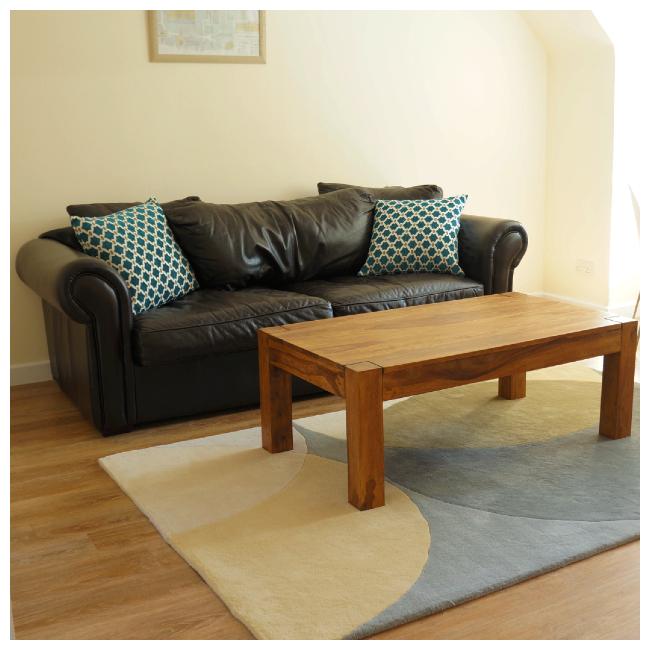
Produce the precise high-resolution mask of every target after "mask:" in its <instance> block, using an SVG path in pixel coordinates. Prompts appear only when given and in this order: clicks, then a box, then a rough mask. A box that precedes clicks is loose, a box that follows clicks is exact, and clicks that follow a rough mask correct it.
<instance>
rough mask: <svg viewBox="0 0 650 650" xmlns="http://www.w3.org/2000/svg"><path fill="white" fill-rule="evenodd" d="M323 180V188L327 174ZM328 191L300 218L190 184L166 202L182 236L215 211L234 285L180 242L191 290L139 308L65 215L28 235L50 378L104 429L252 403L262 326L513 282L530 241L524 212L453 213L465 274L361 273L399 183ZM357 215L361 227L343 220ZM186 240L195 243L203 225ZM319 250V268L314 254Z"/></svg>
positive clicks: (500, 288)
mask: <svg viewBox="0 0 650 650" xmlns="http://www.w3.org/2000/svg"><path fill="white" fill-rule="evenodd" d="M339 187H340V186H339ZM422 187H429V188H435V190H436V192H437V193H436V192H434V194H433V196H441V191H440V190H439V188H436V187H435V186H422ZM319 189H320V191H321V193H322V194H324V193H325V192H328V191H329V189H333V190H337V187H332V188H329V189H328V188H323V187H321V188H319ZM346 192H347V194H346ZM351 193H352V194H351ZM355 193H356V194H355ZM327 196H328V195H326V196H322V197H320V198H319V199H301V200H299V201H298V202H297V205H298V206H299V208H300V210H302V209H303V208H304V209H308V210H312V212H310V213H309V217H310V220H311V221H310V223H309V227H307V225H305V224H306V223H307V220H301V219H300V218H295V214H299V213H300V210H298V212H296V211H295V209H294V207H295V204H296V202H293V203H292V202H284V203H283V202H272V201H269V202H264V203H257V204H241V205H240V206H234V207H235V208H237V209H236V210H233V209H231V208H232V206H214V205H213V204H203V203H202V202H200V201H199V200H198V199H197V197H188V199H184V200H181V201H178V202H172V203H169V204H163V209H164V210H165V214H166V216H167V218H168V221H169V222H170V225H171V226H172V230H173V231H174V234H175V235H176V237H177V239H178V240H179V243H180V244H181V247H183V242H184V241H188V239H187V236H188V232H190V231H191V232H190V234H196V231H194V230H192V229H193V228H195V227H196V225H197V223H198V224H203V225H205V224H206V223H208V224H211V225H210V228H212V231H213V232H212V234H213V235H214V230H215V228H218V229H222V231H220V232H218V233H217V235H218V236H219V241H220V242H221V243H220V245H221V246H222V247H223V246H224V245H225V246H227V247H228V251H227V252H228V255H227V256H226V257H227V264H228V265H229V270H232V267H233V266H234V267H237V268H235V269H234V271H236V272H235V273H234V275H233V277H237V272H241V273H240V275H241V277H244V276H246V278H247V280H246V282H243V283H242V284H243V286H236V285H237V283H236V282H235V283H232V282H229V283H224V284H223V286H220V285H219V283H218V282H217V281H216V280H215V283H213V282H212V281H211V280H210V279H209V278H208V280H206V279H205V273H203V280H202V273H199V272H198V269H203V267H202V264H203V262H205V260H206V259H208V262H209V261H210V260H209V257H210V251H209V250H207V249H206V251H200V252H201V254H204V253H205V255H204V257H203V258H201V259H199V258H197V257H194V258H193V257H192V256H189V255H188V257H189V258H190V261H191V262H192V264H193V266H194V267H195V270H196V271H197V277H199V282H200V284H201V289H199V290H198V291H195V292H193V293H191V294H189V295H187V296H185V297H184V298H181V299H180V300H177V301H175V302H173V303H171V304H168V305H165V306H163V307H159V308H157V309H153V310H150V311H148V312H144V313H142V314H139V315H137V316H134V315H133V313H132V311H131V305H130V302H129V297H128V293H127V288H126V285H125V283H124V281H123V279H122V278H121V277H120V276H119V275H118V274H117V273H116V272H115V271H114V270H113V269H112V268H111V267H109V266H108V265H107V264H105V263H104V262H102V261H101V260H98V259H95V258H92V257H89V256H87V255H85V254H84V253H83V252H81V249H80V247H79V246H78V244H77V242H76V240H75V238H74V235H73V233H72V232H71V230H72V229H71V228H60V229H57V230H54V231H50V232H48V233H44V234H43V235H41V236H40V237H39V238H38V239H35V240H32V241H29V242H27V243H26V244H25V245H24V246H23V247H22V248H21V250H20V251H19V253H18V256H17V259H16V268H17V271H18V275H19V276H20V277H21V279H22V280H23V281H24V282H25V283H26V284H27V285H28V286H29V287H31V288H32V289H33V290H34V291H35V292H36V293H37V294H38V295H39V296H40V297H41V300H42V304H43V314H44V319H45V329H46V333H47V341H48V350H49V356H50V362H51V367H52V375H53V377H54V379H55V380H56V381H57V382H58V384H59V386H60V387H61V388H62V390H63V391H64V392H65V393H66V394H67V395H68V396H69V397H70V398H71V399H72V400H73V401H74V402H75V403H76V404H77V406H78V407H79V409H80V410H81V411H82V412H83V413H84V415H85V416H86V417H87V418H88V419H90V420H91V421H92V423H93V424H94V426H95V427H96V428H97V429H98V430H99V431H100V432H101V433H102V434H104V435H111V434H116V433H122V432H126V431H130V430H131V429H133V427H134V426H136V425H140V424H144V423H149V422H154V421H158V420H166V419H169V418H175V417H184V416H192V415H198V414H202V413H208V412H211V411H219V410H223V409H228V408H234V407H242V406H247V405H254V404H257V403H258V366H257V349H256V347H257V346H256V341H257V339H256V332H257V329H258V328H259V327H268V326H272V325H281V324H287V323H294V322H298V321H303V320H313V319H319V318H333V317H334V318H335V317H337V316H342V315H348V314H357V313H362V312H367V311H375V310H381V309H393V308H399V307H404V306H407V305H415V304H424V303H430V302H438V301H443V300H456V299H459V298H468V297H473V296H479V295H482V294H491V293H499V292H504V291H510V290H511V289H512V279H513V272H514V269H515V267H516V266H517V265H518V264H519V262H520V260H521V258H522V257H523V255H524V253H525V251H526V247H527V235H526V231H525V230H524V228H523V226H522V225H521V224H520V223H518V222H516V221H510V220H501V219H492V218H486V217H478V216H470V215H463V216H462V218H461V223H462V225H461V230H460V234H459V248H460V262H461V266H462V267H463V269H464V271H465V277H457V276H450V275H441V274H429V273H417V274H402V275H395V276H381V277H357V276H356V272H357V271H358V269H359V268H360V266H361V264H362V263H363V261H364V259H365V256H366V254H367V250H368V246H369V241H370V232H371V221H372V218H371V214H372V206H373V205H374V201H375V199H376V198H377V196H380V198H393V196H394V198H403V194H400V193H399V192H398V193H397V195H395V193H393V194H391V193H390V192H389V193H388V195H387V194H386V193H385V192H383V196H382V192H376V193H375V194H368V193H366V192H363V191H361V190H359V189H357V190H338V191H335V192H334V193H333V194H331V195H329V196H330V199H327ZM427 196H429V195H425V196H419V195H415V196H413V195H410V198H427ZM341 197H343V198H345V199H346V201H348V203H349V204H350V205H355V206H357V207H356V209H357V212H358V214H359V215H361V216H354V215H353V216H354V219H356V221H353V220H350V219H349V214H348V213H346V210H347V207H346V206H347V205H348V204H343V203H341V201H342V200H343V199H342V198H341ZM300 201H302V202H303V203H300ZM310 201H312V203H309V202H310ZM313 201H316V203H313ZM328 201H329V203H328ZM337 201H338V203H337ZM350 202H351V203H350ZM289 204H291V205H289ZM124 205H126V204H92V205H90V206H71V207H70V208H69V211H70V212H71V213H72V214H74V213H75V208H76V209H77V212H76V213H77V214H80V213H81V214H84V212H83V210H84V209H86V210H90V212H88V215H89V216H102V215H105V214H110V213H111V212H114V211H115V210H116V209H121V208H122V207H124ZM287 205H289V207H287ZM314 205H316V206H317V208H318V209H316V210H315V211H313V206H314ZM210 206H211V207H210ZM305 206H306V207H305ZM341 206H343V207H341ZM226 208H227V209H226ZM289 213H290V214H291V215H292V217H291V219H290V220H289V221H286V219H285V217H286V215H287V214H289ZM197 214H198V217H197V216H196V215H197ZM215 215H217V216H215ZM361 218H363V219H365V221H364V222H363V223H364V224H365V225H364V226H363V227H362V228H361V229H359V228H356V226H353V225H351V224H357V223H359V221H358V219H361ZM210 219H213V221H210ZM214 219H216V221H215V220H214ZM283 219H284V220H283ZM206 220H207V221H206ZM215 224H216V225H215ZM188 228H189V230H187V229H188ZM354 228H356V230H354ZM348 230H349V232H348ZM353 230H354V232H353ZM269 233H270V234H269ZM199 235H200V232H199ZM196 241H197V242H198V243H199V245H200V246H203V244H204V239H202V237H201V236H199V237H198V238H196ZM184 250H185V248H184ZM223 250H225V249H223V248H222V251H223ZM315 251H320V253H318V254H315ZM185 252H186V254H187V251H185ZM321 255H322V258H321ZM221 258H222V259H221V262H222V264H223V256H221ZM319 259H322V261H323V264H325V267H326V268H324V269H323V268H320V267H319V264H320V263H319ZM213 261H216V260H213ZM239 267H241V268H239ZM203 271H204V269H203ZM206 282H207V285H208V286H206ZM212 284H215V286H211V285H212ZM318 390H319V389H317V388H315V387H314V386H311V385H308V384H306V383H303V382H301V381H296V383H295V385H294V393H295V395H296V396H300V395H307V394H311V393H316V392H318Z"/></svg>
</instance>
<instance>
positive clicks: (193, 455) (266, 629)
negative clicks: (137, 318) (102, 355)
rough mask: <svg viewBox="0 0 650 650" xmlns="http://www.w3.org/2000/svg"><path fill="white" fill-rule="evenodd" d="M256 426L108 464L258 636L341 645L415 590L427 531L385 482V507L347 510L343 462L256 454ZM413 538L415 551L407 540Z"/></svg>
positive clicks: (297, 442) (298, 449)
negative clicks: (336, 641) (339, 641)
mask: <svg viewBox="0 0 650 650" xmlns="http://www.w3.org/2000/svg"><path fill="white" fill-rule="evenodd" d="M260 436H261V432H260V429H259V428H255V429H248V430H245V431H237V432H233V433H229V434H224V435H217V436H211V437H209V438H203V439H200V440H192V441H188V442H182V443H175V444H172V445H163V446H159V447H153V448H150V449H144V450H138V451H133V452H124V453H121V454H116V455H114V456H108V457H106V458H102V459H101V460H100V463H101V465H102V467H103V468H104V469H105V470H106V471H107V472H108V473H109V474H110V475H111V476H112V477H113V479H114V480H115V481H116V482H117V483H118V484H119V485H120V487H121V488H122V489H123V490H124V492H126V493H127V494H128V495H129V496H130V497H131V499H133V501H134V502H135V503H136V504H137V505H138V507H139V508H140V509H141V510H142V512H144V513H145V514H146V515H147V516H148V517H149V519H150V520H151V521H152V523H153V524H154V525H155V526H156V527H157V528H158V530H159V531H160V533H161V534H162V535H163V537H164V538H165V540H166V541H167V542H168V543H169V544H170V545H171V546H172V547H173V548H174V549H175V550H176V551H177V552H178V553H179V554H180V555H181V556H182V557H183V558H184V559H185V560H186V561H187V562H188V563H189V564H190V565H191V566H192V567H193V568H194V569H195V570H196V571H197V572H198V573H199V574H200V575H201V576H202V577H203V579H204V580H205V581H206V582H207V583H208V584H209V585H210V587H212V589H214V591H215V592H216V593H217V594H218V595H219V596H220V597H221V598H222V599H223V600H224V602H225V603H226V604H227V606H228V607H229V609H230V610H231V611H232V613H233V614H234V615H235V616H236V617H237V618H239V619H240V620H241V621H242V622H243V623H244V624H245V625H246V626H247V627H248V628H249V629H250V630H251V632H252V633H253V634H254V635H255V636H256V637H257V638H260V639H336V638H341V637H343V636H345V635H346V634H348V633H349V632H351V631H352V630H353V629H355V628H356V627H358V626H360V625H362V624H363V623H365V622H366V621H367V620H369V619H371V618H373V617H374V616H376V615H378V614H379V613H380V612H381V611H383V610H384V609H386V608H387V607H388V606H389V605H391V604H392V603H394V602H395V601H396V600H398V599H399V598H400V597H401V596H403V595H404V594H405V593H406V592H407V591H408V589H409V588H410V587H411V586H412V585H413V584H414V583H415V582H416V580H417V578H418V577H419V576H420V574H421V572H422V569H423V567H424V565H425V563H426V561H427V554H428V550H429V539H430V537H429V528H428V525H427V523H426V521H425V520H424V518H423V517H422V515H421V514H420V511H419V509H418V507H417V506H416V505H415V504H414V502H413V501H412V500H411V499H410V498H409V497H408V496H406V494H405V493H404V492H403V491H402V490H400V489H399V488H398V487H395V486H393V485H387V490H386V506H385V507H383V508H378V509H375V510H371V511H367V512H359V511H358V510H356V509H355V508H353V507H352V506H350V505H349V504H348V503H347V468H346V466H345V465H344V464H342V463H339V462H336V461H333V460H328V459H325V458H320V457H318V456H312V455H309V456H308V455H306V453H305V452H306V447H305V442H304V439H303V438H302V437H301V436H300V435H299V434H297V433H294V451H291V452H287V453H283V454H269V453H267V452H266V451H264V450H263V449H260V448H259V444H260ZM405 540H408V548H405V547H404V541H405Z"/></svg>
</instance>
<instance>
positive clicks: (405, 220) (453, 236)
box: [359, 194, 467, 275]
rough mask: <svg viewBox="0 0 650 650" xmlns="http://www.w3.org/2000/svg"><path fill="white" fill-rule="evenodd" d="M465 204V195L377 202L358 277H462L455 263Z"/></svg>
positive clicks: (457, 263)
mask: <svg viewBox="0 0 650 650" xmlns="http://www.w3.org/2000/svg"><path fill="white" fill-rule="evenodd" d="M466 202H467V194H463V195H462V196H451V197H449V198H447V199H426V200H409V201H384V200H379V201H377V204H376V206H375V220H374V223H373V226H372V237H371V239H370V250H369V251H368V258H367V259H366V262H365V264H364V265H363V266H362V267H361V270H360V271H359V275H392V274H395V273H449V274H451V275H464V273H463V269H461V268H460V264H459V262H458V231H459V230H460V215H461V213H462V212H463V208H464V207H465V203H466Z"/></svg>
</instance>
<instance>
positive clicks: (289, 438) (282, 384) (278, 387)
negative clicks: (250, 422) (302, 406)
mask: <svg viewBox="0 0 650 650" xmlns="http://www.w3.org/2000/svg"><path fill="white" fill-rule="evenodd" d="M258 343H259V363H260V411H261V419H262V447H264V449H266V450H267V451H270V452H271V453H277V452H280V451H290V450H291V449H293V425H292V421H291V375H290V374H289V373H288V372H285V371H284V370H281V369H280V368H278V367H277V366H274V365H272V364H271V362H270V360H269V347H268V339H267V337H266V335H265V334H264V332H261V331H260V332H259V335H258Z"/></svg>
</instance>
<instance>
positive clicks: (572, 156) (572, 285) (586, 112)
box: [523, 11, 614, 307]
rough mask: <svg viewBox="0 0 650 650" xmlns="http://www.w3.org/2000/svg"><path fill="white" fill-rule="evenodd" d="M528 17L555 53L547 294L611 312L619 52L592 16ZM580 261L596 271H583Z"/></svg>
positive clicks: (549, 153) (550, 100) (562, 13)
mask: <svg viewBox="0 0 650 650" xmlns="http://www.w3.org/2000/svg"><path fill="white" fill-rule="evenodd" d="M523 13H524V14H525V17H526V19H527V20H528V21H529V23H530V24H531V26H532V27H533V29H534V31H535V32H536V33H537V34H538V35H539V37H540V39H541V40H542V42H543V43H544V44H545V47H546V50H547V53H548V74H547V80H548V123H547V137H548V141H547V173H546V179H547V193H546V221H545V237H544V291H545V292H546V293H551V294H556V295H560V296H565V297H568V298H573V299H575V300H579V301H583V302H590V303H594V304H596V305H600V306H603V307H606V306H607V305H608V304H609V302H610V295H609V294H610V224H611V207H612V161H613V133H614V50H613V47H612V44H611V42H610V41H609V39H608V38H607V36H606V34H605V33H604V31H603V30H602V28H601V27H600V25H599V24H598V22H597V21H596V19H595V17H594V16H593V14H592V13H591V12H590V11H531V12H523ZM579 260H585V261H589V262H591V263H592V264H593V272H592V273H584V272H579V271H578V270H577V267H578V266H579Z"/></svg>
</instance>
